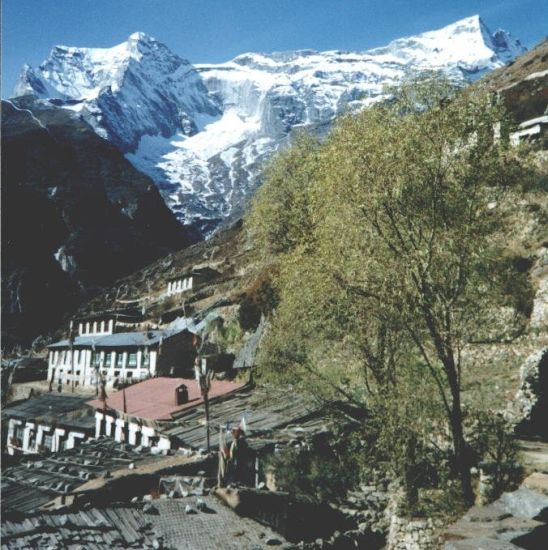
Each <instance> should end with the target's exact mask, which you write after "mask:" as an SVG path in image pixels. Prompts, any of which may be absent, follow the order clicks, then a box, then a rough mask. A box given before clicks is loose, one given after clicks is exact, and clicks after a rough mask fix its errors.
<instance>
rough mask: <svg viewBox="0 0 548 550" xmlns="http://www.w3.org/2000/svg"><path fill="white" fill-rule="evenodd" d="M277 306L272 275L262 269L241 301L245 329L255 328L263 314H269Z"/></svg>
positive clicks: (240, 317) (242, 321) (241, 324)
mask: <svg viewBox="0 0 548 550" xmlns="http://www.w3.org/2000/svg"><path fill="white" fill-rule="evenodd" d="M275 306H276V291H275V289H274V286H273V285H272V279H271V275H270V273H269V272H268V271H266V270H265V271H262V272H261V273H259V275H258V276H257V277H256V278H255V280H254V281H253V282H252V283H251V285H250V286H249V287H248V288H247V289H246V291H245V294H244V295H243V296H242V299H241V301H240V311H239V321H240V326H241V327H242V329H243V330H255V329H256V328H257V327H258V325H259V323H260V322H261V315H268V314H269V313H270V312H271V311H272V310H273V309H274V307H275Z"/></svg>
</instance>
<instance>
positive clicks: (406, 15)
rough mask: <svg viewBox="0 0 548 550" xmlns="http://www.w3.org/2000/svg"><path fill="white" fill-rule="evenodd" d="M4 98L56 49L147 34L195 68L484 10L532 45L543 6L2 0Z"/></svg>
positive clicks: (393, 0) (368, 39) (406, 0)
mask: <svg viewBox="0 0 548 550" xmlns="http://www.w3.org/2000/svg"><path fill="white" fill-rule="evenodd" d="M2 12H3V13H2V15H3V18H2V46H3V47H2V61H3V67H2V77H3V78H2V90H3V93H2V96H3V97H5V96H9V95H10V93H11V90H12V88H13V84H14V82H15V79H16V77H17V74H18V73H19V70H20V68H21V66H22V65H23V64H24V63H30V64H31V65H33V66H36V65H38V64H40V63H41V62H42V61H43V60H44V59H45V58H46V57H47V55H48V53H49V51H50V49H51V47H52V46H54V45H56V44H64V45H71V46H96V47H105V46H113V45H114V44H118V43H120V42H123V41H124V40H125V39H126V38H127V37H128V36H129V35H130V34H131V33H132V32H135V31H143V32H146V33H147V34H150V35H152V36H154V37H155V38H157V39H158V40H160V41H162V42H164V43H165V44H167V45H168V46H169V47H170V48H171V49H172V50H173V51H175V52H176V53H177V54H179V55H180V56H182V57H185V58H186V59H188V60H190V61H191V62H194V63H200V62H221V61H226V60H228V59H230V58H232V57H234V56H235V55H238V54H240V53H243V52H245V51H265V52H270V51H276V50H278V51H279V50H288V49H296V48H312V49H317V50H326V49H343V50H366V49H369V48H372V47H375V46H381V45H384V44H386V43H387V42H389V41H390V40H392V39H394V38H398V37H400V36H406V35H410V34H416V33H419V32H422V31H426V30H432V29H435V28H439V27H442V26H444V25H447V24H449V23H452V22H453V21H456V20H457V19H461V18H463V17H467V16H470V15H473V14H476V13H479V14H480V15H481V16H482V17H483V19H484V21H485V22H486V24H487V26H488V27H489V28H490V29H491V30H492V31H494V30H495V29H496V28H498V27H501V28H503V29H505V30H508V31H510V32H511V33H512V34H513V35H514V36H515V37H516V38H519V39H520V40H521V41H522V43H523V44H524V45H525V46H527V47H531V46H534V45H535V44H536V43H538V42H539V41H540V40H542V39H543V38H544V36H545V35H546V33H547V32H548V25H547V23H548V2H546V0H476V1H473V0H458V1H456V0H437V1H436V0H381V1H376V0H375V1H373V0H3V2H2Z"/></svg>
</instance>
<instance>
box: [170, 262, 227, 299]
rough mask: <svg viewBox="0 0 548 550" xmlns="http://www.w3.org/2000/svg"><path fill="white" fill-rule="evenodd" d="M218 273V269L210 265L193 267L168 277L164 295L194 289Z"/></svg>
mask: <svg viewBox="0 0 548 550" xmlns="http://www.w3.org/2000/svg"><path fill="white" fill-rule="evenodd" d="M219 275H220V273H219V272H218V271H216V270H215V269H212V268H210V267H200V268H195V269H193V270H192V271H190V272H189V273H186V274H183V275H178V276H176V277H172V278H171V279H168V283H167V290H166V295H167V296H173V295H174V294H180V293H181V292H187V291H190V290H195V289H196V288H198V287H199V286H200V285H201V284H203V283H206V282H208V281H211V280H212V279H214V278H216V277H218V276H219Z"/></svg>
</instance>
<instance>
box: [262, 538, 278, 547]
mask: <svg viewBox="0 0 548 550" xmlns="http://www.w3.org/2000/svg"><path fill="white" fill-rule="evenodd" d="M264 542H265V544H267V545H268V546H280V545H281V544H282V541H281V540H280V539H276V538H274V537H270V538H268V539H265V541H264Z"/></svg>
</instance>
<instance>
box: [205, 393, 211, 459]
mask: <svg viewBox="0 0 548 550" xmlns="http://www.w3.org/2000/svg"><path fill="white" fill-rule="evenodd" d="M204 405H205V415H206V438H207V452H208V453H209V449H210V444H209V388H208V387H207V382H206V391H205V392H204Z"/></svg>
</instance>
